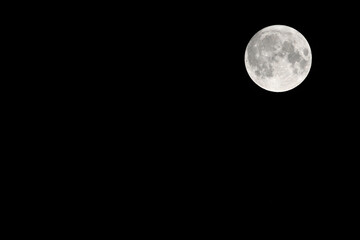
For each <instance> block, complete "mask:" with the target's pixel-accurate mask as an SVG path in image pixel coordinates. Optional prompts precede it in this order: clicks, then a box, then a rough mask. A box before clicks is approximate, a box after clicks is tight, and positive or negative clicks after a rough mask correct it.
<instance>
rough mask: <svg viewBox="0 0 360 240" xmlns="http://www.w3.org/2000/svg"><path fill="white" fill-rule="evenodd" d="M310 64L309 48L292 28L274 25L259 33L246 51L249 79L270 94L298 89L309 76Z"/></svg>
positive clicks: (300, 35)
mask: <svg viewBox="0 0 360 240" xmlns="http://www.w3.org/2000/svg"><path fill="white" fill-rule="evenodd" d="M311 63H312V54H311V49H310V45H309V43H308V42H307V40H306V39H305V37H304V36H303V35H302V34H301V33H300V32H298V31H297V30H295V29H294V28H291V27H288V26H284V25H273V26H269V27H266V28H263V29H261V30H260V31H258V32H257V33H256V34H255V35H254V36H253V37H252V38H251V40H250V42H249V43H248V45H247V47H246V51H245V66H246V70H247V72H248V74H249V76H250V78H251V79H252V80H253V81H254V82H255V83H256V84H257V85H258V86H260V87H261V88H263V89H266V90H268V91H271V92H285V91H288V90H291V89H293V88H295V87H297V86H298V85H299V84H300V83H302V82H303V81H304V80H305V78H306V77H307V75H308V74H309V71H310V68H311Z"/></svg>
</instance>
